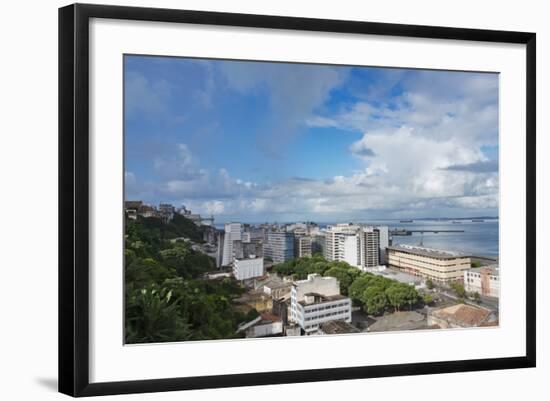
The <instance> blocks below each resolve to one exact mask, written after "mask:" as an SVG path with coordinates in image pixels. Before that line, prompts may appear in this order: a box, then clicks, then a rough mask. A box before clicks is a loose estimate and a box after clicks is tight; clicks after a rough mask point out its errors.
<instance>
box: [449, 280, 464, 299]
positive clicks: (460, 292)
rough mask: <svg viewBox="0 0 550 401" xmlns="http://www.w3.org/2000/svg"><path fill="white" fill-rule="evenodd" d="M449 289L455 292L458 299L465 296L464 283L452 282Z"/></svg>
mask: <svg viewBox="0 0 550 401" xmlns="http://www.w3.org/2000/svg"><path fill="white" fill-rule="evenodd" d="M450 286H451V289H452V290H453V291H454V292H455V295H456V296H457V297H458V299H459V300H461V301H463V300H464V298H466V290H465V289H464V285H463V284H461V283H459V282H458V281H455V282H452V283H451V284H450Z"/></svg>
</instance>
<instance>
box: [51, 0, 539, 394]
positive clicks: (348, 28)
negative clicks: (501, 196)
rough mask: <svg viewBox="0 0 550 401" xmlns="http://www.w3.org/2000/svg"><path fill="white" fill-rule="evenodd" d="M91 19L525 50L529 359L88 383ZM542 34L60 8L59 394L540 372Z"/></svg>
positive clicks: (99, 7) (116, 8) (115, 8)
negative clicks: (538, 150) (539, 47)
mask: <svg viewBox="0 0 550 401" xmlns="http://www.w3.org/2000/svg"><path fill="white" fill-rule="evenodd" d="M91 18H107V19H120V20H140V21H159V22H173V23H187V24H205V25H218V26H239V27H250V28H275V29H285V30H303V31H322V32H336V33H348V34H369V35H386V36H401V37H415V38H438V39H450V40H468V41H484V42H499V43H516V44H524V45H525V46H526V60H525V61H526V68H527V70H526V71H527V74H526V77H527V78H526V79H527V82H526V88H527V90H526V94H525V95H526V105H527V109H526V121H527V124H526V138H525V141H526V151H527V158H526V160H527V166H526V171H527V177H526V180H527V181H526V186H527V193H526V202H527V210H526V216H527V219H526V233H527V237H526V241H527V243H526V247H527V248H526V254H527V257H526V261H525V262H526V266H528V269H527V273H526V274H527V277H526V301H527V302H526V307H527V310H526V316H527V324H526V327H525V331H526V340H527V341H526V354H525V355H524V356H521V357H510V358H495V359H475V360H457V361H445V362H429V363H408V364H399V365H382V366H364V367H347V368H331V369H314V370H297V371H283V372H280V371H279V372H267V373H265V372H262V373H249V374H231V375H219V376H201V377H183V378H166V379H154V380H135V381H122V382H103V383H90V381H89V375H88V373H89V338H88V329H89V312H88V310H89V290H88V284H89V271H88V268H89V266H88V260H89V259H88V256H89V234H88V229H89V222H88V218H89V197H88V195H89V181H88V172H89V144H88V139H89V132H88V123H89V116H88V110H89V109H88V107H89V104H88V96H89V80H88V61H89V31H88V30H89V21H90V19H91ZM535 65H536V35H535V33H527V32H509V31H495V30H479V29H463V28H447V27H436V26H417V25H402V24H387V23H378V22H376V23H373V22H359V21H339V20H327V19H311V18H296V17H281V16H266V15H246V14H233V13H220V12H204V11H186V10H172V9H156V8H138V7H121V6H106V5H87V4H74V5H69V6H66V7H63V8H60V9H59V391H60V392H62V393H65V394H68V395H71V396H75V397H80V396H95V395H107V394H125V393H142V392H157V391H173V390H189V389H204V388H219V387H237V386H252V385H266V384H280V383H295V382H315V381H325V380H345V379H361V378H373V377H387V376H401V375H422V374H433V373H451V372H464V371H481V370H494V369H514V368H528V367H534V366H535V364H536V357H535V355H536V337H535V334H536V333H535V331H536V330H535V327H536V326H535V325H536V309H535V308H536V301H535V299H536V294H535V280H536V277H535V276H536V269H535V266H536V260H535V258H536V252H535V249H536V215H535V213H536V204H535V202H536V200H535V194H536V188H535V185H536V182H535V165H536V161H535V155H536V152H535V146H536V140H535V135H536V134H535V121H536V104H535V102H536V67H535Z"/></svg>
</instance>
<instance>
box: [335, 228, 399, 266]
mask: <svg viewBox="0 0 550 401" xmlns="http://www.w3.org/2000/svg"><path fill="white" fill-rule="evenodd" d="M381 230H383V231H384V234H383V235H384V236H385V238H384V245H385V246H384V249H385V248H386V246H387V245H386V244H387V243H388V242H389V236H388V228H387V227H369V226H359V225H354V224H337V225H334V226H328V227H327V230H326V232H325V257H326V258H327V259H328V260H335V261H343V262H347V263H348V264H349V265H351V266H355V267H357V268H360V269H362V270H366V269H369V268H374V267H377V266H379V265H380V264H381V260H380V248H381V243H380V232H381Z"/></svg>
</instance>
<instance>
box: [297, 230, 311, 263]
mask: <svg viewBox="0 0 550 401" xmlns="http://www.w3.org/2000/svg"><path fill="white" fill-rule="evenodd" d="M294 256H295V257H297V258H304V257H307V258H309V257H311V237H310V236H308V235H295V236H294Z"/></svg>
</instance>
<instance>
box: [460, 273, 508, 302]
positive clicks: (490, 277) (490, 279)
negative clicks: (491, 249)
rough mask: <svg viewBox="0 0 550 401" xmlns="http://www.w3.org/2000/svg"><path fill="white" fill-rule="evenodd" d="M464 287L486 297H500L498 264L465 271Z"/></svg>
mask: <svg viewBox="0 0 550 401" xmlns="http://www.w3.org/2000/svg"><path fill="white" fill-rule="evenodd" d="M464 289H465V290H466V291H468V292H477V293H479V295H483V296H486V297H494V298H498V297H499V293H500V278H499V273H498V265H490V266H483V267H475V268H473V269H470V270H467V271H465V272H464Z"/></svg>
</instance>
